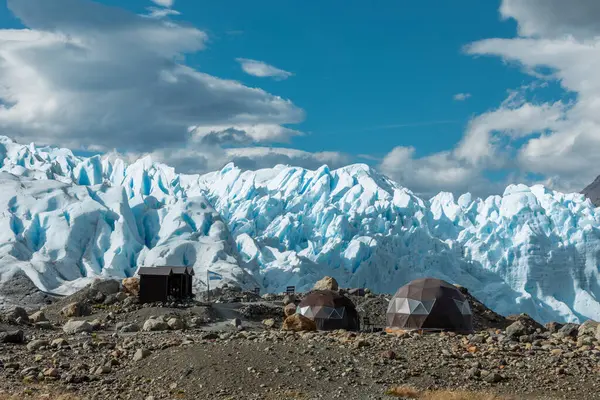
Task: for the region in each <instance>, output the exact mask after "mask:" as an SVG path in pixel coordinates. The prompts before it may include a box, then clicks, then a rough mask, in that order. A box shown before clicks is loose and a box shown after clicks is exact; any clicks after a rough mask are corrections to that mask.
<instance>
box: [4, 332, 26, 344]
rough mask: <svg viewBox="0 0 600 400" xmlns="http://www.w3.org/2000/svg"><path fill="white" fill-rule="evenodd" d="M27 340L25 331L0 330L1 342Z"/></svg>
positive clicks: (21, 341) (17, 342)
mask: <svg viewBox="0 0 600 400" xmlns="http://www.w3.org/2000/svg"><path fill="white" fill-rule="evenodd" d="M23 342H25V333H23V331H22V330H17V331H9V332H0V343H16V344H19V343H23Z"/></svg>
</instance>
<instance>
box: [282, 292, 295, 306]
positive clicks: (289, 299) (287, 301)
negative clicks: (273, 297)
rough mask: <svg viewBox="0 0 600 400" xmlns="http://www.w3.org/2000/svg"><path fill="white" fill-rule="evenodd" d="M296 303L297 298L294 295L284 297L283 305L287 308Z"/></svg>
mask: <svg viewBox="0 0 600 400" xmlns="http://www.w3.org/2000/svg"><path fill="white" fill-rule="evenodd" d="M295 302H296V296H294V295H293V294H286V295H285V296H283V305H284V306H287V305H288V304H292V303H295Z"/></svg>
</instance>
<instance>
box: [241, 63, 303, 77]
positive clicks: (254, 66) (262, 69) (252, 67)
mask: <svg viewBox="0 0 600 400" xmlns="http://www.w3.org/2000/svg"><path fill="white" fill-rule="evenodd" d="M236 61H237V62H239V63H240V65H241V66H242V69H243V70H244V72H245V73H247V74H248V75H252V76H257V77H259V78H268V77H270V78H275V79H277V80H283V79H287V78H289V77H290V76H292V75H293V74H292V73H291V72H288V71H284V70H282V69H279V68H276V67H274V66H272V65H269V64H267V63H264V62H262V61H256V60H250V59H248V58H236Z"/></svg>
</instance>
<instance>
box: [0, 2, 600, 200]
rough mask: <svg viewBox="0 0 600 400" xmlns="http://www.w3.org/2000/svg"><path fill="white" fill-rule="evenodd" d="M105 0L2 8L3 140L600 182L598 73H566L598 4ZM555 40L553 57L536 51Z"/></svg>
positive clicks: (423, 180) (256, 163)
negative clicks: (590, 88)
mask: <svg viewBox="0 0 600 400" xmlns="http://www.w3.org/2000/svg"><path fill="white" fill-rule="evenodd" d="M98 3H99V4H95V3H93V2H91V1H88V0H56V1H54V2H52V3H44V2H43V1H42V0H8V2H7V3H5V4H4V5H3V7H2V8H1V9H0V28H2V30H0V34H1V35H0V40H4V41H6V42H5V43H10V46H7V47H6V49H7V50H5V52H4V53H1V52H0V59H2V58H4V59H5V60H7V62H6V64H7V65H8V67H6V71H5V76H6V77H7V78H6V82H5V86H6V87H7V88H8V89H7V90H6V91H5V93H4V92H2V91H0V101H2V104H7V105H9V106H10V105H14V106H13V107H12V108H10V107H7V108H6V110H0V111H5V112H4V114H3V113H2V112H0V127H1V128H3V129H4V131H6V132H7V134H9V135H12V136H15V137H16V138H17V139H19V140H21V139H22V140H36V141H38V142H43V143H44V144H53V145H60V146H68V147H71V148H73V149H75V150H77V151H79V152H83V153H82V154H89V153H90V152H105V151H108V150H110V149H112V148H114V149H116V150H117V151H119V152H121V153H123V154H124V155H127V156H128V157H130V158H135V157H136V156H137V155H141V154H142V153H151V154H153V156H154V157H156V158H157V159H158V160H160V161H163V162H167V163H170V164H172V165H174V166H175V167H176V168H178V169H179V170H181V171H184V172H199V173H202V172H207V171H209V170H213V169H216V168H219V167H220V166H222V165H223V164H224V163H226V162H228V161H234V162H236V163H237V164H239V165H240V166H242V167H247V168H260V167H269V166H272V164H275V163H287V164H295V165H299V166H303V167H308V168H316V167H318V166H319V165H321V164H323V163H327V164H329V165H330V166H332V167H340V166H343V165H346V164H349V163H355V162H363V163H367V164H370V165H372V166H374V167H375V168H377V169H378V170H380V171H382V172H384V173H386V174H387V175H388V176H390V177H392V178H393V179H396V180H398V181H399V182H401V183H403V184H406V185H407V186H409V187H411V188H413V189H414V190H415V191H417V192H418V193H428V194H429V193H435V192H437V191H439V190H448V191H453V192H455V193H460V192H464V191H472V192H475V193H477V194H479V193H481V194H489V193H497V192H499V191H501V190H502V188H503V187H505V186H506V185H507V184H510V183H520V182H523V183H526V184H534V183H544V184H546V185H548V186H551V187H555V188H557V189H561V190H578V188H579V186H581V185H584V184H585V183H586V181H587V180H588V179H590V178H592V177H593V176H595V174H596V173H598V172H600V171H592V170H591V169H590V168H587V171H586V172H585V173H584V174H582V173H581V169H582V165H581V164H580V161H579V163H578V160H580V159H581V157H582V154H581V153H580V152H579V150H580V149H581V148H586V149H588V150H589V151H590V154H591V150H595V149H596V148H597V147H596V146H600V144H599V143H598V142H600V140H598V142H596V141H595V140H594V138H595V137H600V132H598V133H599V134H596V131H595V125H596V121H595V120H594V118H593V117H592V115H593V114H594V112H592V111H590V110H588V109H589V107H587V105H586V104H583V103H582V101H581V99H583V98H584V97H585V95H587V97H588V98H589V104H592V103H593V99H594V98H595V97H594V96H595V94H594V93H591V94H590V93H588V94H585V93H583V92H584V90H583V89H581V87H580V86H578V85H577V84H576V83H577V82H586V81H590V79H592V80H593V79H594V77H590V76H582V71H575V70H574V69H573V66H574V65H576V62H578V60H577V57H578V56H574V55H573V54H574V52H573V51H572V49H574V48H575V46H579V45H580V44H581V43H582V42H583V40H585V39H587V40H588V43H589V39H590V38H592V37H595V32H594V29H595V28H593V26H594V25H595V23H594V21H595V19H594V18H591V17H590V15H594V12H595V11H596V7H595V6H594V3H593V2H592V1H590V0H576V1H574V2H573V3H572V5H573V7H572V8H578V9H579V11H581V13H574V14H573V15H575V16H573V15H571V14H569V13H566V12H564V10H563V9H562V8H561V7H563V4H562V3H561V2H559V1H558V0H550V3H544V2H542V1H541V0H531V1H529V2H527V1H525V0H502V1H500V0H499V1H480V0H461V1H460V2H445V1H437V0H420V1H417V0H404V1H397V0H394V1H391V0H390V1H378V2H371V3H369V2H364V1H354V0H353V1H344V2H342V1H330V2H326V3H325V2H316V1H309V2H281V1H271V0H268V1H261V2H259V3H256V2H247V1H242V0H235V1H211V2H208V1H196V0H195V1H191V0H176V1H174V2H173V1H171V0H156V1H155V2H154V3H153V2H151V1H150V0H127V1H116V0H102V1H100V2H98ZM107 6H108V7H107ZM163 6H166V7H163ZM157 10H160V12H162V13H163V14H164V15H163V16H162V17H160V18H159V17H156V15H155V16H154V18H149V17H148V14H151V13H153V12H154V13H156V12H157ZM167 14H169V15H167ZM578 18H579V19H578ZM23 28H31V29H32V31H29V32H28V33H26V34H25V33H23V31H20V30H21V29H23ZM9 29H17V30H19V31H9ZM15 32H20V33H15ZM140 32H141V34H140ZM34 33H35V34H37V33H40V35H38V36H35V35H34ZM15 35H17V36H18V37H17V39H16V40H15V37H14V36H15ZM549 41H552V43H553V44H554V45H555V47H556V51H555V52H554V53H552V51H551V52H550V54H549V53H548V52H538V51H537V50H538V49H541V48H543V46H546V48H547V45H548V43H550V42H549ZM524 45H527V46H530V47H529V48H528V49H527V50H526V51H523V49H522V47H523V46H524ZM566 46H570V47H569V48H567V47H566ZM591 47H593V46H591ZM584 50H586V51H587V50H589V51H590V52H593V51H594V48H590V49H587V48H586V49H584ZM593 54H594V55H595V53H593ZM569 57H571V58H572V59H570V58H569ZM242 59H247V60H255V61H256V62H257V63H258V67H259V68H271V67H274V68H276V69H277V70H275V71H279V76H275V75H277V74H274V75H273V76H255V75H256V74H254V75H253V74H252V73H248V71H245V70H244V69H243V68H242ZM585 59H586V60H587V59H590V57H589V55H588V56H586V58H585ZM24 67H28V68H24ZM181 67H184V68H188V69H186V70H182V69H181ZM25 70H27V71H32V72H31V73H32V75H31V76H28V77H25V76H23V75H24V74H22V73H18V71H25ZM272 71H273V69H272ZM536 71H537V72H536ZM549 71H551V72H553V74H551V75H548V72H549ZM0 72H2V71H0ZM539 72H544V73H545V74H546V75H548V76H542V75H539V74H538V73H539ZM196 73H200V74H201V75H194V77H191V75H190V74H192V75H193V74H196ZM585 73H587V71H585V72H584V74H585ZM282 74H283V75H282ZM584 74H583V75H584ZM267 75H269V74H267ZM9 76H10V77H11V79H10V80H9V78H8V77H9ZM213 78H219V80H218V81H216V82H217V85H216V86H215V85H214V82H212V79H213ZM223 79H224V80H227V81H223ZM15 80H16V83H15ZM185 80H189V81H188V83H187V84H184V81H185ZM230 80H231V81H235V82H239V83H240V84H241V85H243V86H239V85H238V86H235V85H237V84H233V83H231V84H230V83H227V82H229V81H230ZM32 82H36V84H37V86H34V85H33V84H32ZM165 82H168V83H169V84H170V85H171V86H169V84H168V85H166V86H165ZM211 82H212V83H211ZM574 82H575V83H574ZM2 83H3V82H0V84H2ZM125 86H126V87H127V88H125ZM234 86H235V87H234ZM254 88H257V89H259V90H258V91H257V90H254ZM32 93H33V94H34V95H32ZM578 109H581V110H584V109H585V110H587V111H586V113H587V114H586V117H589V121H588V120H586V121H585V122H586V123H587V125H585V124H584V125H582V124H581V123H579V122H578V123H577V124H575V121H581V118H582V116H581V112H582V111H581V110H578ZM575 111H577V112H575ZM569 113H570V114H569ZM565 121H567V122H572V123H571V124H567V123H565ZM592 125H593V128H590V127H592ZM190 126H193V127H194V128H193V129H192V130H190V132H192V133H191V134H190V135H191V137H188V134H187V133H186V132H187V131H188V130H189V129H191V128H189V127H190ZM273 149H275V150H273ZM557 149H558V150H560V151H561V152H562V153H565V154H564V157H563V158H564V160H562V163H560V167H559V166H557V165H559V163H552V162H548V161H547V160H548V159H549V157H551V156H552V154H554V153H555V152H556V151H558V150H557ZM565 149H566V150H565ZM576 150H577V151H576ZM584 167H585V165H584Z"/></svg>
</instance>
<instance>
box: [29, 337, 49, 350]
mask: <svg viewBox="0 0 600 400" xmlns="http://www.w3.org/2000/svg"><path fill="white" fill-rule="evenodd" d="M49 345H50V342H48V341H47V340H43V339H35V340H32V341H31V342H29V343H27V350H29V351H36V350H39V349H40V348H42V347H48V346H49Z"/></svg>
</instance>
